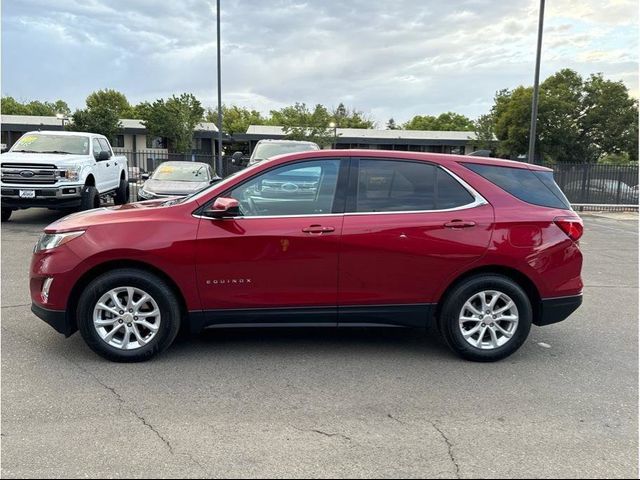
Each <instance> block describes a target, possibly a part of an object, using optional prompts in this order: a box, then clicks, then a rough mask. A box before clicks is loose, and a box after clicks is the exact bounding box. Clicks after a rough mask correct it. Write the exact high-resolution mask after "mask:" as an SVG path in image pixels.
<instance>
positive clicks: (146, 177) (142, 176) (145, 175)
mask: <svg viewBox="0 0 640 480" xmlns="http://www.w3.org/2000/svg"><path fill="white" fill-rule="evenodd" d="M140 178H141V179H142V180H149V174H148V173H143V174H142V175H140Z"/></svg>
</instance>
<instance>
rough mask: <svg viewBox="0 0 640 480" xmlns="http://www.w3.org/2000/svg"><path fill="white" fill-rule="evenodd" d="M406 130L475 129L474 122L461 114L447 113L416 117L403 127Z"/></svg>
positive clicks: (469, 130) (470, 130)
mask: <svg viewBox="0 0 640 480" xmlns="http://www.w3.org/2000/svg"><path fill="white" fill-rule="evenodd" d="M403 128H405V129H406V130H436V131H468V132H472V131H473V130H474V129H475V125H474V124H473V121H472V120H471V119H470V118H468V117H465V116H464V115H460V114H459V113H454V112H446V113H441V114H440V115H438V116H437V117H435V116H433V115H416V116H415V117H413V118H412V119H411V120H409V121H408V122H407V123H405V124H404V125H403Z"/></svg>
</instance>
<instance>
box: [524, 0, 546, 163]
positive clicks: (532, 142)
mask: <svg viewBox="0 0 640 480" xmlns="http://www.w3.org/2000/svg"><path fill="white" fill-rule="evenodd" d="M544 2H545V0H540V18H539V20H538V49H537V51H536V73H535V79H534V81H533V99H532V100H531V130H530V131H529V155H528V156H527V162H529V163H533V162H534V156H535V153H536V126H537V125H536V124H537V123H538V94H539V90H540V56H541V54H542V30H543V26H544Z"/></svg>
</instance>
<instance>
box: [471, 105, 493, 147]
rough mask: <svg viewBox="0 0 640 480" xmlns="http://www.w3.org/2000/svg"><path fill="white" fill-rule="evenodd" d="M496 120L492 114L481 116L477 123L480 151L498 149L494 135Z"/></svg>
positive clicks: (477, 140)
mask: <svg viewBox="0 0 640 480" xmlns="http://www.w3.org/2000/svg"><path fill="white" fill-rule="evenodd" d="M494 123H495V122H494V119H493V116H492V115H491V114H488V113H487V114H485V115H480V116H479V117H478V119H477V120H476V121H475V133H476V145H477V147H478V149H479V150H494V149H495V147H496V142H495V134H494V133H493V126H494Z"/></svg>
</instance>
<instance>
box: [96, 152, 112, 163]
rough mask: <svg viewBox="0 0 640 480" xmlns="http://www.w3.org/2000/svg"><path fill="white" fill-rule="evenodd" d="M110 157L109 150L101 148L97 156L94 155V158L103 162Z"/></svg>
mask: <svg viewBox="0 0 640 480" xmlns="http://www.w3.org/2000/svg"><path fill="white" fill-rule="evenodd" d="M110 158H111V155H109V152H107V151H105V150H101V151H100V153H99V154H98V156H97V157H96V160H97V161H98V162H104V161H105V160H109V159H110Z"/></svg>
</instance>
